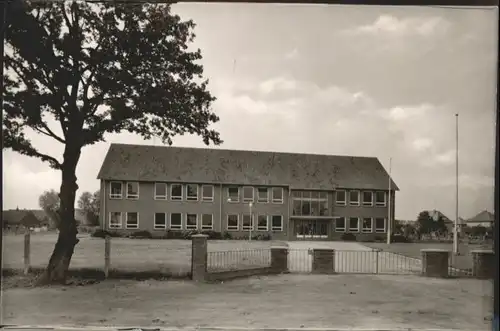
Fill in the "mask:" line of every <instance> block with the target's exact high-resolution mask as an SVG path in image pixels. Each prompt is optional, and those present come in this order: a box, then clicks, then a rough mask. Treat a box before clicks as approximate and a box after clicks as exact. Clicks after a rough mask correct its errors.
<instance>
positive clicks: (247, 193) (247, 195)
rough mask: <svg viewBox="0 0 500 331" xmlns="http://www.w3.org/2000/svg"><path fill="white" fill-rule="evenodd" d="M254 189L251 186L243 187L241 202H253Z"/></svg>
mask: <svg viewBox="0 0 500 331" xmlns="http://www.w3.org/2000/svg"><path fill="white" fill-rule="evenodd" d="M253 193H254V189H253V187H252V186H244V187H243V202H253Z"/></svg>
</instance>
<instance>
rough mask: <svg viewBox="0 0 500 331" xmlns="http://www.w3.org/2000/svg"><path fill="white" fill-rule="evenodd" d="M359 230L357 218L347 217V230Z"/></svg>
mask: <svg viewBox="0 0 500 331" xmlns="http://www.w3.org/2000/svg"><path fill="white" fill-rule="evenodd" d="M358 231H359V218H357V217H349V232H358Z"/></svg>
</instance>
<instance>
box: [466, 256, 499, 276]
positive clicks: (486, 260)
mask: <svg viewBox="0 0 500 331" xmlns="http://www.w3.org/2000/svg"><path fill="white" fill-rule="evenodd" d="M471 254H472V261H473V263H472V272H473V275H474V277H477V278H482V279H493V278H494V277H495V264H496V263H498V261H496V260H495V252H493V251H492V250H481V249H477V250H473V251H471Z"/></svg>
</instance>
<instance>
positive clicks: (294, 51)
mask: <svg viewBox="0 0 500 331" xmlns="http://www.w3.org/2000/svg"><path fill="white" fill-rule="evenodd" d="M298 57H299V50H298V49H297V48H294V49H292V50H291V51H289V52H287V53H286V54H285V59H287V60H295V59H297V58H298Z"/></svg>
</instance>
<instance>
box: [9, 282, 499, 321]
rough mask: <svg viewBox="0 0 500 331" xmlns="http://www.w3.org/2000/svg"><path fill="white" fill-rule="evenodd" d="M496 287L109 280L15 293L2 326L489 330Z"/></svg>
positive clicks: (472, 284) (474, 284) (479, 284)
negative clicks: (492, 296)
mask: <svg viewBox="0 0 500 331" xmlns="http://www.w3.org/2000/svg"><path fill="white" fill-rule="evenodd" d="M491 293H492V284H491V283H489V282H485V281H478V280H472V279H455V280H437V279H429V278H421V277H415V276H375V275H334V276H322V275H282V276H273V277H260V278H258V277H256V278H250V279H241V280H236V281H231V282H226V283H223V284H196V283H192V282H188V281H186V282H181V281H165V282H159V281H146V282H134V281H106V282H103V283H100V284H96V285H92V286H85V287H69V288H36V289H11V290H6V291H5V292H4V295H3V308H4V311H3V312H4V314H3V315H4V320H3V323H4V324H31V325H54V324H58V325H94V326H98V325H110V326H114V325H134V326H151V325H157V326H162V327H253V328H273V327H274V328H280V327H290V328H300V327H305V328H313V327H317V328H326V327H336V328H361V329H362V328H373V327H374V326H376V327H379V328H388V329H389V328H394V329H395V328H405V329H408V328H422V329H424V328H429V329H459V330H486V329H489V328H490V322H488V321H485V320H484V318H485V316H490V314H489V312H490V311H491V297H490V295H491Z"/></svg>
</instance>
